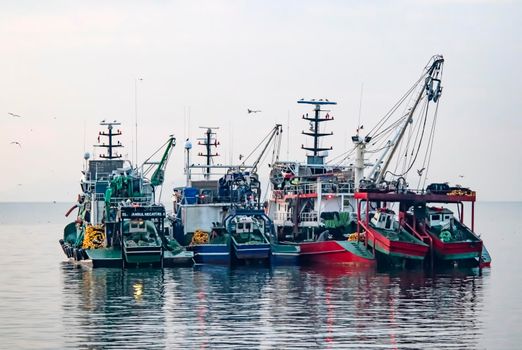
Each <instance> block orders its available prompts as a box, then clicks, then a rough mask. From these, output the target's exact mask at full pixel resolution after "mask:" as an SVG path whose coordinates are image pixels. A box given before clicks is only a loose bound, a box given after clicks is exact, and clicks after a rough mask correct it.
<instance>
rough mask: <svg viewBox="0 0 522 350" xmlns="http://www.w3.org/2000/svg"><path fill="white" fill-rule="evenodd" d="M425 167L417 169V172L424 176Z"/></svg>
mask: <svg viewBox="0 0 522 350" xmlns="http://www.w3.org/2000/svg"><path fill="white" fill-rule="evenodd" d="M425 169H426V168H422V169H417V174H419V176H422V172H423V171H424V170H425Z"/></svg>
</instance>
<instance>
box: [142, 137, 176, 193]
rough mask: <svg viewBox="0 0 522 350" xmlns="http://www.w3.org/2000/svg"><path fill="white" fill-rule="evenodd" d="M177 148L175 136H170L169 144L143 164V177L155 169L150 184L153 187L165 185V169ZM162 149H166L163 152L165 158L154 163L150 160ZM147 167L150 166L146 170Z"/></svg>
mask: <svg viewBox="0 0 522 350" xmlns="http://www.w3.org/2000/svg"><path fill="white" fill-rule="evenodd" d="M174 146H176V138H175V137H174V135H170V136H169V138H168V140H167V142H165V143H164V144H163V145H162V146H161V147H160V148H159V149H158V150H156V152H154V153H153V154H152V155H151V156H150V157H149V158H147V160H145V161H144V162H143V165H142V169H143V170H142V173H143V176H146V175H147V174H148V173H150V172H151V171H152V170H153V169H154V172H153V173H152V176H151V177H150V183H151V185H152V186H153V187H157V186H161V185H163V181H165V168H166V167H167V164H168V161H169V157H170V154H171V153H172V149H173V148H174ZM162 149H165V150H164V152H163V156H162V157H161V160H160V161H159V162H153V161H151V160H150V159H151V158H152V157H154V156H155V155H156V154H157V153H158V152H160V151H161V150H162ZM145 166H148V167H147V168H146V169H145Z"/></svg>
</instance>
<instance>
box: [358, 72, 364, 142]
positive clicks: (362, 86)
mask: <svg viewBox="0 0 522 350" xmlns="http://www.w3.org/2000/svg"><path fill="white" fill-rule="evenodd" d="M363 91H364V82H362V83H361V97H360V99H359V119H358V120H357V132H359V128H360V127H361V111H362V100H363Z"/></svg>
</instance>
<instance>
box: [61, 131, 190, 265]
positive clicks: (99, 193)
mask: <svg viewBox="0 0 522 350" xmlns="http://www.w3.org/2000/svg"><path fill="white" fill-rule="evenodd" d="M101 125H103V126H106V127H107V131H106V132H100V133H99V136H98V144H97V145H95V147H101V148H104V149H106V153H104V154H100V155H99V157H98V159H93V160H90V154H88V153H86V154H85V157H84V158H85V161H86V165H85V169H84V170H83V175H84V176H83V178H82V181H81V188H82V193H81V194H80V195H78V200H77V203H76V204H75V205H73V207H72V208H71V209H70V210H69V211H68V212H67V213H66V216H69V215H70V214H71V213H72V212H73V211H74V210H77V216H76V219H75V221H74V222H71V223H69V224H68V225H67V226H66V227H65V228H64V234H63V239H60V245H61V247H62V250H63V251H64V253H65V255H66V256H67V257H68V258H69V259H70V260H71V261H73V262H86V263H89V264H90V265H92V266H93V267H126V266H151V265H152V266H161V267H163V266H177V265H192V264H193V259H192V258H193V253H192V252H188V251H186V250H185V249H184V248H183V247H182V246H181V245H180V244H179V243H178V242H177V241H176V240H175V239H174V238H173V237H172V235H171V233H170V232H169V230H168V229H166V228H165V225H164V221H165V218H166V212H165V208H164V207H163V205H162V204H158V203H157V202H159V200H157V198H156V193H158V192H161V191H158V190H157V189H158V187H160V186H161V185H162V184H163V180H164V174H165V168H166V165H167V163H168V159H169V156H170V153H171V151H172V148H173V147H174V146H175V143H176V139H175V138H174V137H173V136H170V137H169V138H168V140H167V142H166V143H165V144H164V145H163V146H162V147H161V148H160V149H159V150H158V151H156V152H155V154H157V153H158V152H160V151H161V150H163V156H162V158H161V160H160V161H158V162H154V161H151V158H152V157H150V158H149V159H147V160H146V161H145V162H144V163H143V165H142V166H141V167H133V166H132V163H131V162H130V161H128V160H123V159H121V158H122V155H121V154H118V153H117V152H116V149H117V148H119V147H123V146H122V144H121V143H120V142H119V141H117V142H116V141H115V140H114V138H115V137H117V136H119V135H121V134H122V133H121V131H120V130H119V129H116V130H115V127H116V126H119V125H120V123H118V122H116V121H114V122H105V121H104V122H102V123H101ZM101 137H107V139H108V140H107V141H108V142H107V143H105V142H104V143H100V138H101ZM153 156H154V155H153ZM149 173H151V174H152V175H151V176H150V179H149V178H148V177H147V175H148V174H149Z"/></svg>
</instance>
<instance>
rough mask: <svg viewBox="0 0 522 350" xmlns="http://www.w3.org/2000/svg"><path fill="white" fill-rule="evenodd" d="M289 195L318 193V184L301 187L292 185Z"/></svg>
mask: <svg viewBox="0 0 522 350" xmlns="http://www.w3.org/2000/svg"><path fill="white" fill-rule="evenodd" d="M287 193H288V194H311V193H317V184H316V183H304V184H299V185H292V186H290V187H288V190H287Z"/></svg>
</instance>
